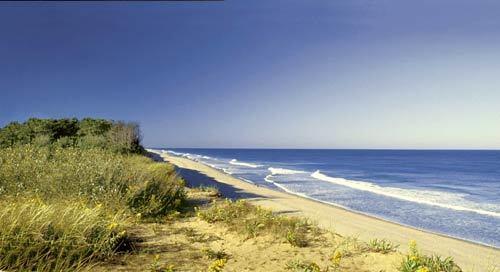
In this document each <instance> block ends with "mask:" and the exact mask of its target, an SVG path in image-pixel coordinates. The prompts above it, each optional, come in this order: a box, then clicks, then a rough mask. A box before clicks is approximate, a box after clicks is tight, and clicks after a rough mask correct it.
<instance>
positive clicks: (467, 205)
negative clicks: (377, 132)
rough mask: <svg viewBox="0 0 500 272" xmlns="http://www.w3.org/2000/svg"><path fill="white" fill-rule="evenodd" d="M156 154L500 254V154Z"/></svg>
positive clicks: (224, 151)
mask: <svg viewBox="0 0 500 272" xmlns="http://www.w3.org/2000/svg"><path fill="white" fill-rule="evenodd" d="M155 149H157V150H163V152H169V153H171V154H172V155H176V156H183V157H186V158H189V159H192V160H196V161H199V162H202V163H204V164H207V165H209V166H211V167H214V168H217V169H220V170H223V171H225V172H226V173H228V174H231V175H233V176H235V177H237V178H240V179H242V180H245V181H247V182H251V183H254V184H256V185H259V186H266V187H269V188H272V189H276V190H284V191H286V192H289V193H293V194H297V195H301V196H304V197H309V198H312V199H316V200H319V201H322V202H326V203H331V204H333V205H339V206H342V207H345V208H347V209H350V210H354V211H357V212H361V213H365V214H369V215H372V216H376V217H379V218H382V219H385V220H389V221H393V222H397V223H400V224H404V225H409V226H413V227H416V228H419V229H424V230H427V231H432V232H436V233H440V234H444V235H449V236H453V237H457V238H461V239H465V240H470V241H475V242H478V243H482V244H486V245H490V246H494V247H497V248H500V151H493V150H491V151H488V150H484V151H483V150H481V151H480V150H347V149H339V150H336V149H328V150H313V149H190V148H155Z"/></svg>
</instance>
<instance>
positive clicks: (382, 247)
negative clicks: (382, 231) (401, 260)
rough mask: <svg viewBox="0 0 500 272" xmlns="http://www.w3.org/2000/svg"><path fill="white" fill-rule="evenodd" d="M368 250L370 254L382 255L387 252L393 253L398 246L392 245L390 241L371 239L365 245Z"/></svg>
mask: <svg viewBox="0 0 500 272" xmlns="http://www.w3.org/2000/svg"><path fill="white" fill-rule="evenodd" d="M367 246H368V250H370V251H372V252H379V253H382V254H387V253H389V252H394V251H396V249H397V248H398V246H399V245H395V244H393V243H392V242H391V241H388V240H386V239H372V240H370V242H368V244H367Z"/></svg>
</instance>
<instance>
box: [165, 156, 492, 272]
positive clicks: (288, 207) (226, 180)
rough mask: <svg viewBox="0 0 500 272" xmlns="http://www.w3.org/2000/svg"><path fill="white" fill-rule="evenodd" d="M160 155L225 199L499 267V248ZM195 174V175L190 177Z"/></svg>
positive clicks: (481, 267) (469, 264) (475, 266)
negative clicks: (211, 186)
mask: <svg viewBox="0 0 500 272" xmlns="http://www.w3.org/2000/svg"><path fill="white" fill-rule="evenodd" d="M161 156H162V157H163V158H164V159H165V160H166V161H169V162H171V163H173V164H174V165H176V166H177V167H179V168H181V171H184V172H185V174H186V175H184V174H182V175H183V176H185V177H186V179H187V180H188V182H189V181H190V179H191V181H193V180H195V179H203V178H204V179H205V182H217V186H218V187H219V188H221V189H222V190H221V191H222V193H223V194H224V195H226V196H227V195H229V197H233V198H245V199H248V200H249V201H251V202H253V203H254V204H258V205H262V206H264V207H268V208H271V209H273V210H275V211H279V212H283V213H293V214H296V215H303V216H306V217H308V218H310V219H312V220H314V221H316V222H317V223H318V224H319V225H320V226H321V227H323V228H327V229H331V230H334V231H336V232H338V233H340V234H342V235H354V236H358V237H359V238H360V239H362V240H365V241H367V240H369V239H373V238H387V239H390V240H391V241H393V242H395V243H398V244H400V245H401V247H400V249H401V250H402V251H406V249H407V247H406V245H407V244H408V241H409V240H411V239H413V240H416V241H417V243H418V245H419V247H420V248H421V249H422V250H423V251H424V252H426V253H436V254H439V255H443V256H453V258H454V259H455V261H456V262H457V263H458V264H459V265H460V266H461V267H462V268H463V269H464V270H465V271H491V268H492V267H495V266H498V267H500V250H498V249H494V248H490V247H486V246H482V245H479V244H474V243H470V242H466V241H462V240H458V239H453V238H449V237H445V236H441V235H437V234H433V233H428V232H425V231H420V230H417V229H413V228H410V227H405V226H401V225H398V224H395V223H391V222H387V221H383V220H380V219H377V218H373V217H369V216H366V215H361V214H357V213H354V212H351V211H347V210H344V209H342V208H337V207H334V206H331V205H327V204H323V203H320V202H316V201H313V200H309V199H305V198H301V197H298V196H295V195H290V194H287V193H282V192H278V191H274V190H270V189H267V188H263V187H258V186H255V185H252V184H249V183H247V182H244V181H241V180H239V179H237V178H234V177H232V176H230V175H227V174H225V173H223V172H221V171H218V170H216V169H213V168H211V167H209V166H206V165H204V164H201V163H198V162H194V161H192V160H189V159H186V158H180V157H174V156H170V155H168V154H161ZM195 174H198V176H197V177H195V176H193V175H195ZM190 175H191V178H190V177H189V176H190ZM193 177H195V178H193ZM395 208H397V207H395Z"/></svg>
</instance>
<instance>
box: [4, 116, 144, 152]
mask: <svg viewBox="0 0 500 272" xmlns="http://www.w3.org/2000/svg"><path fill="white" fill-rule="evenodd" d="M25 144H32V145H35V146H39V147H43V146H47V145H51V144H54V145H56V146H58V147H83V148H103V149H109V150H112V151H114V152H118V153H138V154H143V153H144V148H143V147H142V146H141V133H140V130H139V126H138V125H137V124H135V123H126V122H121V121H110V120H104V119H91V118H85V119H82V120H78V119H76V118H64V119H37V118H30V119H28V120H27V121H26V122H24V123H18V122H11V123H10V124H8V125H6V126H5V127H3V128H0V148H5V147H15V146H20V145H25Z"/></svg>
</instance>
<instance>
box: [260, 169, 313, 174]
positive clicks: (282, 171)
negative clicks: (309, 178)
mask: <svg viewBox="0 0 500 272" xmlns="http://www.w3.org/2000/svg"><path fill="white" fill-rule="evenodd" d="M267 170H269V171H271V175H293V174H304V173H306V172H304V171H300V170H292V169H286V168H274V167H269V168H267Z"/></svg>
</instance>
